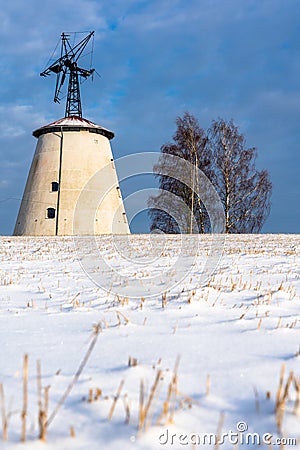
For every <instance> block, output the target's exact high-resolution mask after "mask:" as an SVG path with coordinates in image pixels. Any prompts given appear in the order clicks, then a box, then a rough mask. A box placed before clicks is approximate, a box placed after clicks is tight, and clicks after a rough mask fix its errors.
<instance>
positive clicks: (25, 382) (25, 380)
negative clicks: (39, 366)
mask: <svg viewBox="0 0 300 450" xmlns="http://www.w3.org/2000/svg"><path fill="white" fill-rule="evenodd" d="M27 407H28V355H27V354H25V355H24V366H23V408H22V412H21V420H22V430H21V441H22V442H25V441H26V418H27Z"/></svg>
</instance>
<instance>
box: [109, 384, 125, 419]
mask: <svg viewBox="0 0 300 450" xmlns="http://www.w3.org/2000/svg"><path fill="white" fill-rule="evenodd" d="M124 383H125V381H124V380H122V381H121V383H120V385H119V388H118V391H117V393H116V395H115V397H114V401H113V403H112V405H111V408H110V411H109V414H108V420H111V419H112V416H113V414H114V410H115V407H116V404H117V401H118V400H119V398H120V395H121V391H122V389H123V386H124Z"/></svg>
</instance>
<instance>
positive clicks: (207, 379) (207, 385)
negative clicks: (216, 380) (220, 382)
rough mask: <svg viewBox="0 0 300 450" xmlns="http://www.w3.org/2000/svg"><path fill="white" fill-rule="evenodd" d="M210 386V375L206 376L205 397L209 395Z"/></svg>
mask: <svg viewBox="0 0 300 450" xmlns="http://www.w3.org/2000/svg"><path fill="white" fill-rule="evenodd" d="M210 386H211V379H210V375H209V374H208V375H207V377H206V391H205V394H206V396H207V395H209V393H210Z"/></svg>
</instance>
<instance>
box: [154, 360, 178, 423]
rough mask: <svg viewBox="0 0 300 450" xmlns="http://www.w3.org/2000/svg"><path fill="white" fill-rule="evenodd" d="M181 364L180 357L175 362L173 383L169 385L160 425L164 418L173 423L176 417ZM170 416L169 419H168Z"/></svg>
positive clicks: (159, 420)
mask: <svg viewBox="0 0 300 450" xmlns="http://www.w3.org/2000/svg"><path fill="white" fill-rule="evenodd" d="M179 362H180V357H179V356H177V359H176V362H175V366H174V370H173V377H172V380H171V382H170V383H169V386H168V393H167V398H166V400H165V401H164V402H163V410H162V412H161V414H160V416H159V418H158V420H157V423H158V424H161V422H162V420H163V418H166V419H167V422H170V423H172V422H173V417H174V413H175V408H176V399H177V395H178V387H177V381H178V375H177V372H178V366H179ZM168 414H169V417H168Z"/></svg>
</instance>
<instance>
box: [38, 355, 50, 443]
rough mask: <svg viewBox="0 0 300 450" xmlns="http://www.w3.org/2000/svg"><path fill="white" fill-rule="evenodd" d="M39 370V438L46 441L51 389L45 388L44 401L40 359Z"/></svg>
mask: <svg viewBox="0 0 300 450" xmlns="http://www.w3.org/2000/svg"><path fill="white" fill-rule="evenodd" d="M36 372H37V393H38V423H39V439H41V440H42V441H44V442H45V441H46V436H47V426H46V422H47V414H48V402H49V389H50V386H47V387H46V388H45V389H44V402H43V400H42V375H41V363H40V360H37V362H36Z"/></svg>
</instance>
